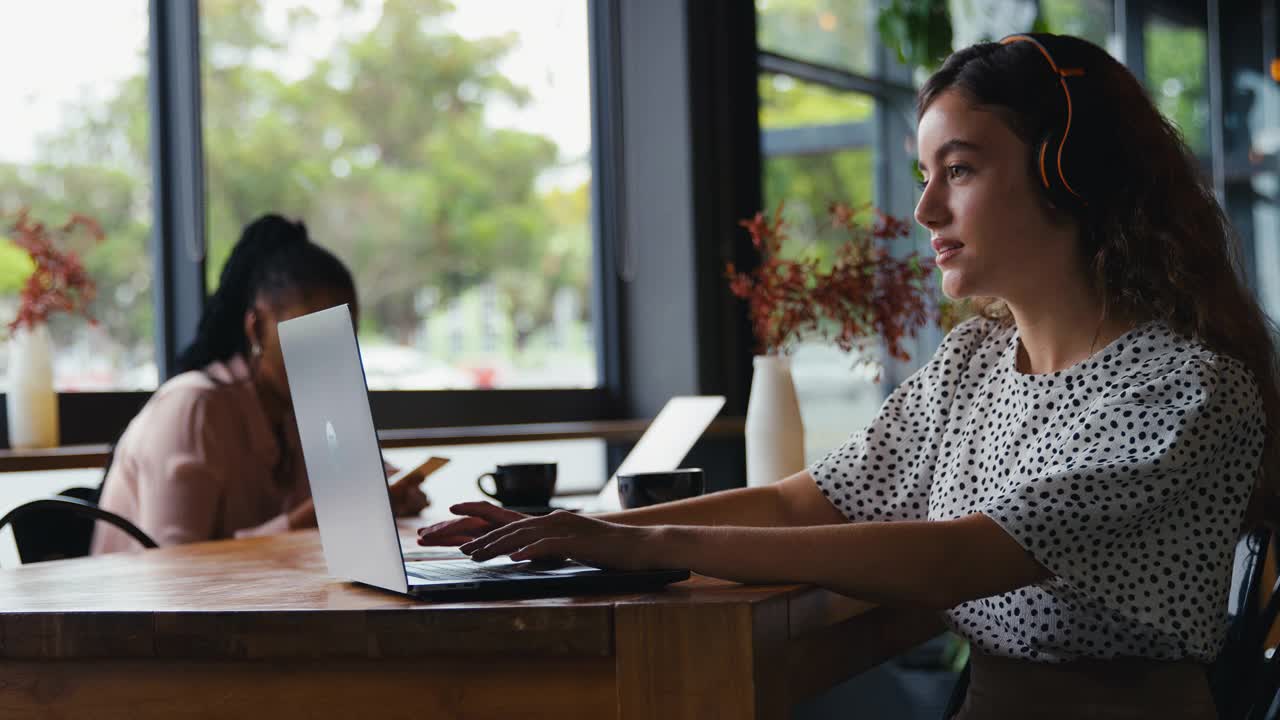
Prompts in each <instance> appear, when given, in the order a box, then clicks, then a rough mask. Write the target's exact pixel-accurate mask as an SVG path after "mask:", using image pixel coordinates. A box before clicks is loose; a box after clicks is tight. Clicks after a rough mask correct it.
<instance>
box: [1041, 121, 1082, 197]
mask: <svg viewBox="0 0 1280 720" xmlns="http://www.w3.org/2000/svg"><path fill="white" fill-rule="evenodd" d="M1060 142H1061V136H1059V135H1058V133H1056V132H1052V131H1050V132H1049V133H1047V134H1046V135H1045V136H1044V138H1043V139H1042V140H1041V141H1040V143H1039V144H1037V145H1036V146H1035V148H1034V151H1033V153H1032V157H1031V172H1032V176H1033V177H1034V178H1035V179H1036V180H1037V181H1038V182H1039V183H1040V185H1041V187H1043V188H1044V189H1045V191H1046V192H1047V193H1048V195H1049V200H1050V201H1051V202H1052V203H1053V205H1054V207H1057V208H1060V209H1063V210H1068V209H1074V208H1077V207H1079V206H1080V200H1079V199H1078V198H1076V196H1075V195H1073V194H1072V193H1071V191H1070V190H1068V189H1067V186H1066V184H1064V183H1063V181H1062V176H1061V175H1059V174H1058V149H1059V148H1058V145H1059V143H1060ZM1065 160H1066V158H1065V157H1064V162H1065Z"/></svg>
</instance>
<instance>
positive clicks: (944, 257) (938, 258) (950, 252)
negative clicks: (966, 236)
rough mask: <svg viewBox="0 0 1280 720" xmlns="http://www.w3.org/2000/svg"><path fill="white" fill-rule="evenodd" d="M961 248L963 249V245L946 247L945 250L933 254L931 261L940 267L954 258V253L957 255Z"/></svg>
mask: <svg viewBox="0 0 1280 720" xmlns="http://www.w3.org/2000/svg"><path fill="white" fill-rule="evenodd" d="M963 249H964V246H963V245H961V246H958V247H952V248H947V249H946V250H943V251H942V252H940V253H938V254H937V255H934V256H933V262H934V263H936V264H937V266H938V267H942V266H943V265H945V264H946V263H948V262H950V261H951V259H952V258H954V257H955V256H956V255H959V254H960V251H961V250H963Z"/></svg>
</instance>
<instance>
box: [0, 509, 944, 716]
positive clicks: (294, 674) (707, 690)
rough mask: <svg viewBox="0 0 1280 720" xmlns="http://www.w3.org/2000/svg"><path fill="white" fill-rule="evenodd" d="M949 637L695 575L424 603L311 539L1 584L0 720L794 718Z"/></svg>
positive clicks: (58, 565)
mask: <svg viewBox="0 0 1280 720" xmlns="http://www.w3.org/2000/svg"><path fill="white" fill-rule="evenodd" d="M405 531H406V537H407V531H408V528H405ZM936 630H937V626H936V625H935V624H933V623H931V622H929V621H928V617H927V616H925V615H922V614H919V613H909V612H905V611H889V610H886V609H883V608H871V607H870V606H868V605H867V604H865V603H860V602H856V601H853V600H850V599H848V598H844V597H841V596H839V595H835V594H833V593H829V592H826V591H823V590H817V589H813V588H806V587H800V586H740V585H736V584H733V583H728V582H723V581H717V580H712V579H708V578H701V577H695V578H693V579H691V580H689V581H686V582H684V583H679V584H677V585H673V586H671V587H670V588H669V589H668V590H666V591H664V592H658V593H649V594H632V595H615V596H594V597H580V598H552V599H538V600H523V601H507V602H476V603H454V604H424V603H420V602H417V601H415V600H413V599H411V598H406V597H402V596H399V595H395V594H391V593H386V592H382V591H379V590H375V589H372V588H366V587H363V586H357V585H353V584H350V583H344V582H340V581H336V580H333V579H330V578H328V577H327V576H326V575H325V574H324V561H323V557H322V555H321V551H320V547H319V538H318V535H317V534H316V533H315V532H314V531H309V532H298V533H291V534H288V535H282V536H277V537H270V538H253V539H247V540H236V541H227V542H216V543H204V544H199V545H189V546H186V547H180V548H167V549H161V550H152V551H147V552H138V553H129V554H119V555H114V556H108V557H102V558H83V559H78V560H65V561H60V562H52V563H44V564H39V565H30V566H26V567H22V568H18V569H13V570H5V571H0V717H4V718H35V717H40V718H81V717H86V718H87V717H93V718H150V717H155V718H240V717H262V718H270V719H272V720H275V719H277V718H323V717H344V718H346V717H350V718H363V717H371V718H372V717H377V718H393V717H405V718H407V717H413V718H415V720H421V719H422V718H509V717H519V718H544V717H545V718H615V717H617V718H663V719H664V720H665V719H667V718H673V719H679V718H698V719H702V718H752V717H759V718H783V717H787V716H788V714H789V712H790V707H791V705H792V704H793V703H794V702H796V701H799V700H802V699H804V698H806V697H809V696H811V695H813V694H815V693H816V692H818V691H820V690H822V689H825V688H827V687H829V686H831V685H833V684H835V683H836V682H838V681H840V680H842V679H844V678H846V677H848V676H850V675H852V674H854V673H857V672H859V671H861V670H863V669H865V668H868V667H870V666H872V665H874V664H877V663H879V662H881V661H883V660H885V659H887V658H889V657H891V656H893V655H894V654H897V653H898V652H900V651H901V650H903V649H905V648H907V647H909V646H910V645H913V644H915V643H916V642H918V641H920V640H923V639H925V638H927V637H928V636H929V635H931V634H933V633H934V632H936Z"/></svg>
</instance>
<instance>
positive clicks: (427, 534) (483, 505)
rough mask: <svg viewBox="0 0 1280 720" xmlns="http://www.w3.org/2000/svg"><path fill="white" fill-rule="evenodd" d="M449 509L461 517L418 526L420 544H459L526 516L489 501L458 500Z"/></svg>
mask: <svg viewBox="0 0 1280 720" xmlns="http://www.w3.org/2000/svg"><path fill="white" fill-rule="evenodd" d="M449 511H450V512H452V513H453V514H454V515H460V516H461V517H456V518H451V519H449V520H442V521H440V522H438V523H435V524H434V525H428V526H426V527H424V528H419V529H418V544H419V545H450V546H457V545H462V544H463V543H468V542H471V541H472V540H475V539H476V538H478V537H480V536H482V535H485V534H486V533H488V532H489V531H491V530H496V529H497V528H500V527H502V526H504V525H508V524H510V523H513V522H515V521H517V520H523V519H525V518H527V517H529V516H528V515H525V514H523V513H518V512H515V511H514V510H507V509H504V508H500V507H498V506H497V505H494V504H493V503H488V502H465V503H458V504H457V505H454V506H452V507H450V508H449Z"/></svg>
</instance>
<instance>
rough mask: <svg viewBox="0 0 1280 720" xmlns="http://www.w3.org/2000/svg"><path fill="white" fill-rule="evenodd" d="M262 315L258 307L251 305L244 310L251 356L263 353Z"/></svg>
mask: <svg viewBox="0 0 1280 720" xmlns="http://www.w3.org/2000/svg"><path fill="white" fill-rule="evenodd" d="M261 322H262V320H261V315H260V314H259V313H258V309H257V308H255V307H250V308H249V309H248V310H245V311H244V336H245V338H246V339H247V340H248V341H249V357H251V358H252V357H255V356H257V355H261V354H262V332H261V330H260V328H261Z"/></svg>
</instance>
